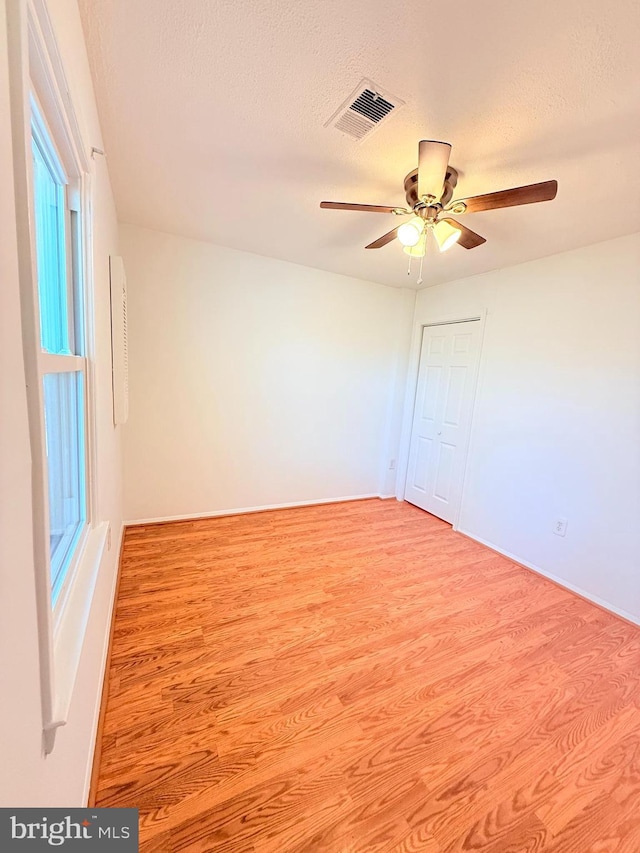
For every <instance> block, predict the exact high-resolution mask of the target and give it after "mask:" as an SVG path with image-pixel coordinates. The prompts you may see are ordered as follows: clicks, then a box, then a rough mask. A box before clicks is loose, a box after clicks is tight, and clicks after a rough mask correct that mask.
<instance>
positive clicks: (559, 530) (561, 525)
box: [553, 518, 568, 536]
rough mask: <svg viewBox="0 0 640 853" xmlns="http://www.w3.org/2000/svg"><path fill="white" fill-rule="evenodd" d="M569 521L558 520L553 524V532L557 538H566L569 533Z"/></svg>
mask: <svg viewBox="0 0 640 853" xmlns="http://www.w3.org/2000/svg"><path fill="white" fill-rule="evenodd" d="M567 523H568V522H567V519H566V518H557V519H556V520H555V521H554V522H553V532H554V533H555V534H556V536H564V535H565V534H566V532H567Z"/></svg>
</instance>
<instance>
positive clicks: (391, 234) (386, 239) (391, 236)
mask: <svg viewBox="0 0 640 853" xmlns="http://www.w3.org/2000/svg"><path fill="white" fill-rule="evenodd" d="M398 228H400V226H399V225H398V226H397V227H396V228H394V229H393V231H387V233H386V234H383V235H382V237H378V239H377V240H374V241H373V243H369V245H368V246H365V249H379V248H380V247H381V246H386V245H387V243H390V242H391V241H392V240H395V239H396V237H397V236H398Z"/></svg>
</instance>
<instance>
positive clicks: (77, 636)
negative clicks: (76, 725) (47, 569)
mask: <svg viewBox="0 0 640 853" xmlns="http://www.w3.org/2000/svg"><path fill="white" fill-rule="evenodd" d="M108 526H109V525H108V523H107V522H106V521H105V522H103V523H102V524H99V525H97V526H96V527H94V528H93V529H92V530H90V531H89V533H88V535H87V537H86V539H85V541H84V543H83V550H82V554H81V555H80V558H79V563H78V567H77V569H76V572H75V577H74V579H73V584H72V587H71V589H70V590H69V594H68V597H67V599H66V601H65V603H64V610H63V611H62V612H61V613H60V617H59V619H58V621H57V624H56V629H55V636H54V643H53V689H54V695H53V714H52V719H51V722H50V723H49V724H48V725H47V727H46V730H45V740H46V743H45V751H46V752H50V751H51V749H52V748H53V739H54V735H55V730H56V729H57V728H59V727H60V726H64V725H65V723H66V722H67V720H68V718H69V709H70V707H71V698H72V695H73V688H74V685H75V683H76V677H77V675H78V667H79V665H80V657H81V655H82V647H83V645H84V638H85V633H86V630H87V623H88V621H89V614H90V612H91V604H92V602H93V593H94V590H95V588H96V581H97V579H98V572H99V571H100V564H101V562H102V557H103V554H104V551H105V545H106V542H107V530H108Z"/></svg>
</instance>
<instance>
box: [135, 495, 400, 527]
mask: <svg viewBox="0 0 640 853" xmlns="http://www.w3.org/2000/svg"><path fill="white" fill-rule="evenodd" d="M386 497H387V496H386V495H378V494H375V495H348V496H346V497H343V498H320V499H319V500H315V501H292V502H290V503H283V504H265V505H264V506H243V507H239V508H236V509H214V510H209V511H208V512H188V513H186V514H185V515H164V516H159V517H158V518H135V519H131V520H130V521H125V527H133V526H134V525H137V524H162V523H163V522H165V521H191V520H194V521H195V520H196V519H198V518H219V517H220V516H224V515H246V514H247V513H250V512H266V511H267V510H271V509H292V508H294V507H299V506H319V505H321V504H340V503H346V502H347V501H365V500H370V499H371V498H382V499H384V498H386ZM389 497H395V495H389Z"/></svg>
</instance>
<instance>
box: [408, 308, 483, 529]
mask: <svg viewBox="0 0 640 853" xmlns="http://www.w3.org/2000/svg"><path fill="white" fill-rule="evenodd" d="M479 351H480V321H479V320H468V321H465V322H463V323H447V324H443V325H438V326H425V328H424V331H423V336H422V349H421V352H420V367H419V372H418V388H417V393H416V403H415V410H414V413H413V426H412V431H411V445H410V451H409V467H408V471H407V482H406V487H405V499H406V500H407V501H409V502H410V503H412V504H415V505H416V506H419V507H420V508H421V509H424V510H426V511H427V512H430V513H432V514H433V515H437V516H438V517H439V518H442V519H444V520H445V521H448V522H450V523H452V524H453V522H454V521H455V519H456V515H457V512H458V507H459V504H460V499H461V496H462V479H463V477H464V466H465V459H466V451H467V443H468V439H469V429H470V426H471V411H472V406H473V397H474V393H475V381H476V374H477V370H476V365H477V360H478V356H479Z"/></svg>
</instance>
